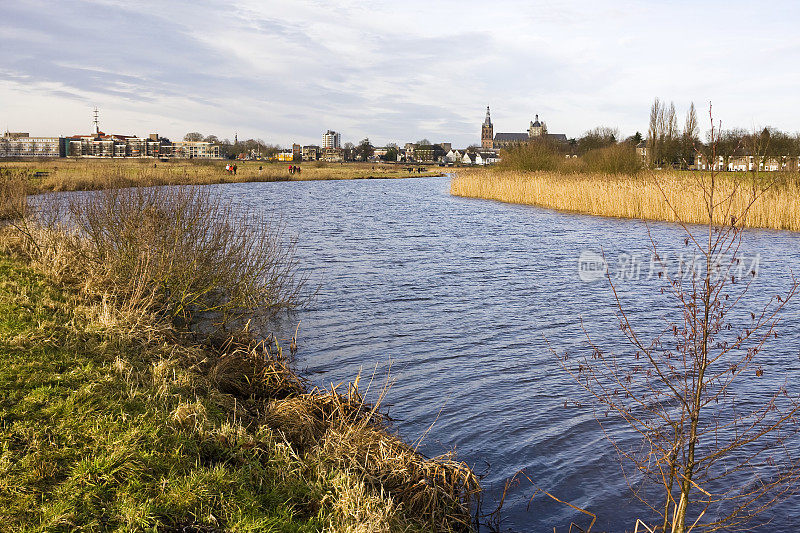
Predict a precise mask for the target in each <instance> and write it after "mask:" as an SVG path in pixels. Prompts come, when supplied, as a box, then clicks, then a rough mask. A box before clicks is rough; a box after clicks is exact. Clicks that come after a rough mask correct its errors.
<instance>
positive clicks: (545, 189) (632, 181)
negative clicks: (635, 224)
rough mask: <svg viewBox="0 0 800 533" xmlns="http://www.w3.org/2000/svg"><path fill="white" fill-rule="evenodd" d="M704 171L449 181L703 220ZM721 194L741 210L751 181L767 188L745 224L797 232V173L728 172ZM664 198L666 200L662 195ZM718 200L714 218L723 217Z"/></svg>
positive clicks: (487, 190)
mask: <svg viewBox="0 0 800 533" xmlns="http://www.w3.org/2000/svg"><path fill="white" fill-rule="evenodd" d="M709 179H710V175H709V174H708V173H705V172H678V171H673V172H657V171H653V172H642V173H639V174H636V175H632V176H625V175H613V174H563V173H558V172H519V171H503V170H470V171H459V172H458V173H457V174H456V175H455V176H454V177H453V179H452V181H451V183H450V192H451V194H453V195H455V196H464V197H468V198H484V199H489V200H499V201H501V202H509V203H517V204H527V205H535V206H539V207H545V208H548V209H557V210H562V211H570V212H576V213H584V214H589V215H597V216H606V217H623V218H639V219H646V220H663V221H668V222H675V221H677V220H682V221H684V222H686V223H689V224H707V223H708V216H707V213H706V211H705V204H704V202H703V187H702V183H703V182H705V181H707V180H709ZM716 179H717V180H718V181H717V185H716V187H717V190H718V191H719V194H720V198H722V197H728V196H731V198H732V200H733V202H732V204H731V205H730V210H731V212H741V211H742V210H743V208H744V206H745V205H746V204H747V203H749V201H750V199H751V197H752V191H753V180H754V179H755V180H756V181H757V185H759V186H761V185H763V184H765V183H771V186H770V188H769V189H767V191H766V192H765V193H764V194H763V195H762V196H760V197H759V198H758V199H757V200H756V201H755V203H754V205H753V206H752V207H751V208H750V211H749V212H748V215H747V219H746V220H745V221H744V225H745V226H748V227H756V228H772V229H783V230H792V231H800V176H798V175H796V174H769V173H765V174H761V175H758V176H755V178H754V177H753V175H752V174H735V173H727V174H722V175H718V176H717V178H716ZM665 197H666V199H668V202H667V201H666V200H665ZM722 209H723V206H722V205H720V207H719V211H718V212H717V213H715V217H717V220H722V219H724V218H725V213H723V212H722Z"/></svg>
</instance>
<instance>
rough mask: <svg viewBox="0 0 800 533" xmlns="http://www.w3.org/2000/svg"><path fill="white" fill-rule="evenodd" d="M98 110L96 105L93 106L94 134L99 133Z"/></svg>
mask: <svg viewBox="0 0 800 533" xmlns="http://www.w3.org/2000/svg"><path fill="white" fill-rule="evenodd" d="M99 113H100V112H99V111H98V110H97V107H95V108H94V133H95V135H100V121H99V120H98V118H97V117H98V114H99Z"/></svg>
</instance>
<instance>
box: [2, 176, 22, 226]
mask: <svg viewBox="0 0 800 533" xmlns="http://www.w3.org/2000/svg"><path fill="white" fill-rule="evenodd" d="M27 203H28V201H27V194H26V187H25V181H24V180H23V179H21V178H20V177H18V176H15V175H12V174H11V173H8V175H6V173H0V221H3V220H14V219H18V218H22V217H24V216H25V211H26V207H27Z"/></svg>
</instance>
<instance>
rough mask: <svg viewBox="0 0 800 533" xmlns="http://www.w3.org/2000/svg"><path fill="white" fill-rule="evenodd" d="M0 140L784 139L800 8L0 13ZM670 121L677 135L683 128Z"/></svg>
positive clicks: (706, 5) (457, 5) (144, 6)
mask: <svg viewBox="0 0 800 533" xmlns="http://www.w3.org/2000/svg"><path fill="white" fill-rule="evenodd" d="M0 12H2V17H0V128H2V129H3V130H5V129H9V130H11V131H24V132H29V133H31V134H32V135H38V136H49V135H73V134H76V133H84V132H89V131H92V109H93V108H94V107H95V106H96V107H97V108H98V109H99V110H100V127H101V129H102V130H103V131H105V132H106V133H118V134H126V135H134V134H135V135H147V134H149V133H159V134H161V135H163V136H167V137H170V138H173V139H177V138H181V137H183V135H184V134H185V133H186V132H189V131H199V132H201V133H203V134H206V135H209V134H214V135H217V136H218V137H220V138H230V139H233V137H234V135H235V134H238V137H239V139H245V138H256V139H262V140H264V141H265V142H268V143H273V144H280V145H283V146H287V145H290V144H291V143H293V142H297V143H300V144H319V143H320V142H321V135H322V133H324V132H325V131H326V130H328V129H333V130H336V131H339V132H341V134H342V140H343V142H345V141H351V142H354V143H357V142H358V141H360V140H361V139H363V138H365V137H369V139H370V140H371V141H372V142H373V144H375V145H382V144H385V143H387V142H395V143H398V144H403V143H405V142H414V141H417V140H420V139H422V138H427V139H430V140H431V141H433V142H452V143H453V144H454V146H467V145H469V144H474V143H479V142H480V125H481V123H482V122H483V118H484V114H485V110H486V106H487V105H490V106H491V112H492V119H493V122H494V129H495V132H522V131H525V130H526V129H527V127H528V124H529V122H530V121H531V120H533V119H534V116H535V115H536V114H538V115H539V118H540V120H543V121H545V122H546V123H547V126H548V130H549V131H550V133H565V134H566V135H567V136H568V137H579V136H580V135H581V134H582V133H583V132H585V131H587V130H589V129H591V128H594V127H596V126H607V127H616V128H619V130H620V132H621V133H622V135H631V134H633V133H634V132H635V131H640V132H642V133H644V132H645V131H646V129H647V122H648V115H649V109H650V106H651V104H652V102H653V99H654V98H655V97H659V98H661V99H662V100H666V101H667V102H670V101H674V102H675V106H676V108H677V110H678V113H679V115H681V116H682V115H683V114H684V113H685V112H686V109H687V108H688V107H689V104H690V103H691V102H694V103H695V105H696V106H697V108H698V110H699V114H700V115H701V120H700V124H701V127H703V129H706V128H707V126H708V107H709V102H711V103H712V104H713V114H714V117H715V119H716V120H721V121H722V124H723V127H742V128H746V129H752V128H759V127H763V126H766V125H769V126H773V127H776V128H778V129H781V130H784V131H789V132H796V131H798V130H800V106H798V105H797V104H798V100H799V98H798V97H799V96H800V68H799V67H798V64H800V31H798V28H799V27H800V26H799V25H798V23H800V2H796V1H791V2H790V1H769V2H753V1H752V0H750V1H746V2H745V1H738V0H729V1H660V2H654V1H616V2H612V1H606V0H594V1H559V2H556V1H555V0H552V1H551V0H526V1H517V0H494V1H481V2H478V1H472V0H460V1H450V0H438V1H434V0H426V1H417V0H405V1H403V2H398V1H395V2H384V1H376V0H372V1H366V0H351V1H338V2H330V1H314V0H299V1H287V0H284V1H272V0H227V1H225V2H221V1H211V0H193V1H182V0H175V1H172V0H171V1H169V2H163V1H151V0H136V1H135V2H134V1H130V0H124V1H117V0H90V1H79V0H58V1H47V2H45V1H38V0H25V1H23V2H20V1H17V0H0ZM681 121H682V119H681Z"/></svg>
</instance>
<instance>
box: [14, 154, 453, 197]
mask: <svg viewBox="0 0 800 533" xmlns="http://www.w3.org/2000/svg"><path fill="white" fill-rule="evenodd" d="M226 163H228V161H200V160H178V159H176V160H171V161H169V162H161V161H155V160H153V159H52V160H47V161H0V179H2V178H3V177H5V178H23V179H25V181H26V182H27V183H28V190H29V192H31V193H34V192H45V191H81V190H98V189H105V188H107V187H109V186H110V185H124V186H153V185H208V184H213V183H242V182H253V181H303V180H344V179H392V178H405V177H410V176H412V177H420V176H441V175H442V173H441V172H440V171H439V170H438V169H437V168H436V167H430V168H428V169H426V171H425V172H423V173H417V172H413V173H409V172H408V171H406V170H405V169H406V167H405V166H402V165H388V164H383V163H377V164H373V163H341V164H340V163H325V162H306V163H265V162H263V161H240V162H237V163H236V165H237V167H238V168H237V172H236V175H233V174H230V173H228V172H226V171H225V165H226ZM291 164H295V165H299V166H300V167H301V169H302V170H301V172H300V173H295V174H290V173H289V171H288V168H289V165H291ZM259 168H260V170H259ZM415 168H416V167H415ZM37 174H38V175H37Z"/></svg>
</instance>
